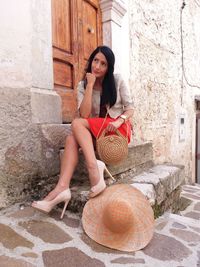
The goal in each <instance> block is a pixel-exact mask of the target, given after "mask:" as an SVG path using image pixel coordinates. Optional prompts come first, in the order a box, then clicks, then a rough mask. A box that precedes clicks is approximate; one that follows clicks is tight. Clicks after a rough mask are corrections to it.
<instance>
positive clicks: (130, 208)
mask: <svg viewBox="0 0 200 267" xmlns="http://www.w3.org/2000/svg"><path fill="white" fill-rule="evenodd" d="M82 224H83V228H84V230H85V232H86V234H87V235H88V236H89V237H90V238H92V239H93V240H95V241H96V242H97V243H99V244H101V245H104V246H106V247H109V248H114V249H117V250H121V251H136V250H139V249H142V248H144V247H145V246H146V245H147V244H148V243H149V242H150V240H151V238H152V237H153V230H154V215H153V210H152V208H151V205H150V204H149V202H148V200H147V199H146V198H145V196H144V195H143V194H142V193H141V191H139V190H138V189H136V188H134V187H133V186H131V185H126V184H117V185H113V186H110V187H108V188H107V189H106V190H104V192H103V193H101V194H100V195H99V196H97V197H95V198H91V199H90V200H89V201H88V202H87V203H86V205H85V207H84V209H83V216H82Z"/></svg>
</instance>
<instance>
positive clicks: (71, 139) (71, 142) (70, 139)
mask: <svg viewBox="0 0 200 267" xmlns="http://www.w3.org/2000/svg"><path fill="white" fill-rule="evenodd" d="M66 145H67V146H69V145H72V146H73V145H78V144H77V142H76V139H75V137H74V135H73V134H70V135H68V136H67V137H66V139H65V146H66Z"/></svg>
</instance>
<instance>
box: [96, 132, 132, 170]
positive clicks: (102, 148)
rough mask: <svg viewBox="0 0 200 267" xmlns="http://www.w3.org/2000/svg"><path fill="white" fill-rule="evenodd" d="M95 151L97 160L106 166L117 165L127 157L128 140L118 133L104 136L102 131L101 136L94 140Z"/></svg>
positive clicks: (104, 133)
mask: <svg viewBox="0 0 200 267" xmlns="http://www.w3.org/2000/svg"><path fill="white" fill-rule="evenodd" d="M96 149H97V153H98V155H99V158H100V159H101V160H102V161H103V162H104V163H106V164H108V165H115V164H119V163H120V162H121V161H123V160H124V159H125V158H126V157H127V156H128V138H127V137H124V136H123V135H122V134H121V133H120V131H118V130H117V131H116V134H112V135H106V131H105V130H103V131H102V134H101V135H100V136H99V137H98V136H97V140H96Z"/></svg>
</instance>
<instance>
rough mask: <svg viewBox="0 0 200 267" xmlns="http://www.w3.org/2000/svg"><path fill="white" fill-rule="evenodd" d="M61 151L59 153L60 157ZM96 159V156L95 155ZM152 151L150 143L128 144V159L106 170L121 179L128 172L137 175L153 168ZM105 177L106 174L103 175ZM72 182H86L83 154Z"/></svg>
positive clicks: (86, 173) (86, 175)
mask: <svg viewBox="0 0 200 267" xmlns="http://www.w3.org/2000/svg"><path fill="white" fill-rule="evenodd" d="M63 151H64V150H63V149H61V151H60V157H62V154H63ZM97 157H98V155H97ZM152 159H153V149H152V144H151V143H148V142H146V143H140V144H139V143H137V144H136V143H132V144H129V152H128V157H127V159H126V160H124V161H123V162H122V163H120V164H118V165H115V166H111V165H108V169H109V171H110V172H111V174H112V175H117V178H118V179H120V178H123V177H124V174H125V172H127V171H130V170H131V173H132V174H138V173H140V172H142V171H144V170H146V169H148V168H150V167H152V166H153V160H152ZM105 175H106V174H105ZM73 180H75V181H79V182H83V183H84V182H85V181H87V180H88V172H87V169H86V166H85V159H84V156H83V153H80V157H79V163H78V166H77V168H76V171H75V173H74V176H73Z"/></svg>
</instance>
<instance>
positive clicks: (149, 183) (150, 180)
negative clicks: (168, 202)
mask: <svg viewBox="0 0 200 267" xmlns="http://www.w3.org/2000/svg"><path fill="white" fill-rule="evenodd" d="M183 182H184V167H183V166H171V165H157V166H154V167H152V168H151V169H149V170H148V172H143V173H141V174H140V175H137V176H135V177H133V178H132V185H133V186H136V187H138V189H140V190H141V191H142V192H143V193H144V194H145V195H147V197H148V196H149V197H148V199H149V200H150V202H151V203H152V204H155V203H157V204H161V203H162V202H163V201H164V200H165V199H166V198H167V197H168V195H169V194H170V193H171V192H173V191H174V190H175V189H176V188H177V187H179V186H180V185H181V184H183ZM144 185H145V186H144Z"/></svg>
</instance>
